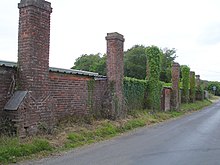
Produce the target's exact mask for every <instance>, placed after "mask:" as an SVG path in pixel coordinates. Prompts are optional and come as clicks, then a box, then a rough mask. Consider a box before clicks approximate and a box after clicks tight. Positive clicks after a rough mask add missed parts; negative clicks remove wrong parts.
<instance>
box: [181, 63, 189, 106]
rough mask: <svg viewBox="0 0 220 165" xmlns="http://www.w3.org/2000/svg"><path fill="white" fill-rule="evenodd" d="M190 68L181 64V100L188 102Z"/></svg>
mask: <svg viewBox="0 0 220 165" xmlns="http://www.w3.org/2000/svg"><path fill="white" fill-rule="evenodd" d="M189 74H190V68H189V67H188V66H182V89H183V90H182V102H183V103H188V102H189V85H190V81H189V78H190V75H189Z"/></svg>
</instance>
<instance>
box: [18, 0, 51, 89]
mask: <svg viewBox="0 0 220 165" xmlns="http://www.w3.org/2000/svg"><path fill="white" fill-rule="evenodd" d="M18 8H19V9H20V12H19V13H20V15H19V33H18V71H19V89H20V90H26V91H37V92H38V93H39V92H43V91H47V90H48V89H47V85H48V74H49V47H50V14H51V13H52V8H51V4H50V3H49V2H46V1H45V0H21V2H20V3H19V4H18Z"/></svg>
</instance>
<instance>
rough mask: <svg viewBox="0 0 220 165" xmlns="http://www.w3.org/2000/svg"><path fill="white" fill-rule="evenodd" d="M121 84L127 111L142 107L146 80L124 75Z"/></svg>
mask: <svg viewBox="0 0 220 165" xmlns="http://www.w3.org/2000/svg"><path fill="white" fill-rule="evenodd" d="M123 84H124V97H125V104H126V106H127V110H128V112H131V111H135V110H140V109H143V108H144V95H145V92H146V87H147V81H146V80H139V79H135V78H129V77H125V78H124V82H123Z"/></svg>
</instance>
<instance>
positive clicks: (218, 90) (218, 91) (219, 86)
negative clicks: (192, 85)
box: [205, 81, 220, 96]
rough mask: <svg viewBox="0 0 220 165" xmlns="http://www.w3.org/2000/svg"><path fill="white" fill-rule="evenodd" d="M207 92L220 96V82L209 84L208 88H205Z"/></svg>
mask: <svg viewBox="0 0 220 165" xmlns="http://www.w3.org/2000/svg"><path fill="white" fill-rule="evenodd" d="M214 86H215V87H216V90H215V91H214V90H213V87H214ZM205 90H208V91H209V92H210V93H212V94H214V95H217V96H220V82H217V81H211V82H208V85H207V87H205Z"/></svg>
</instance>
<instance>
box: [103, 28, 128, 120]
mask: <svg viewBox="0 0 220 165" xmlns="http://www.w3.org/2000/svg"><path fill="white" fill-rule="evenodd" d="M106 40H107V78H108V84H109V86H110V88H113V89H114V91H111V92H112V96H113V98H112V101H111V102H112V106H111V111H112V114H113V116H114V117H115V118H118V117H122V115H124V114H125V112H124V96H123V79H124V61H123V59H124V37H123V35H121V34H119V33H117V32H115V33H108V34H107V36H106Z"/></svg>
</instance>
